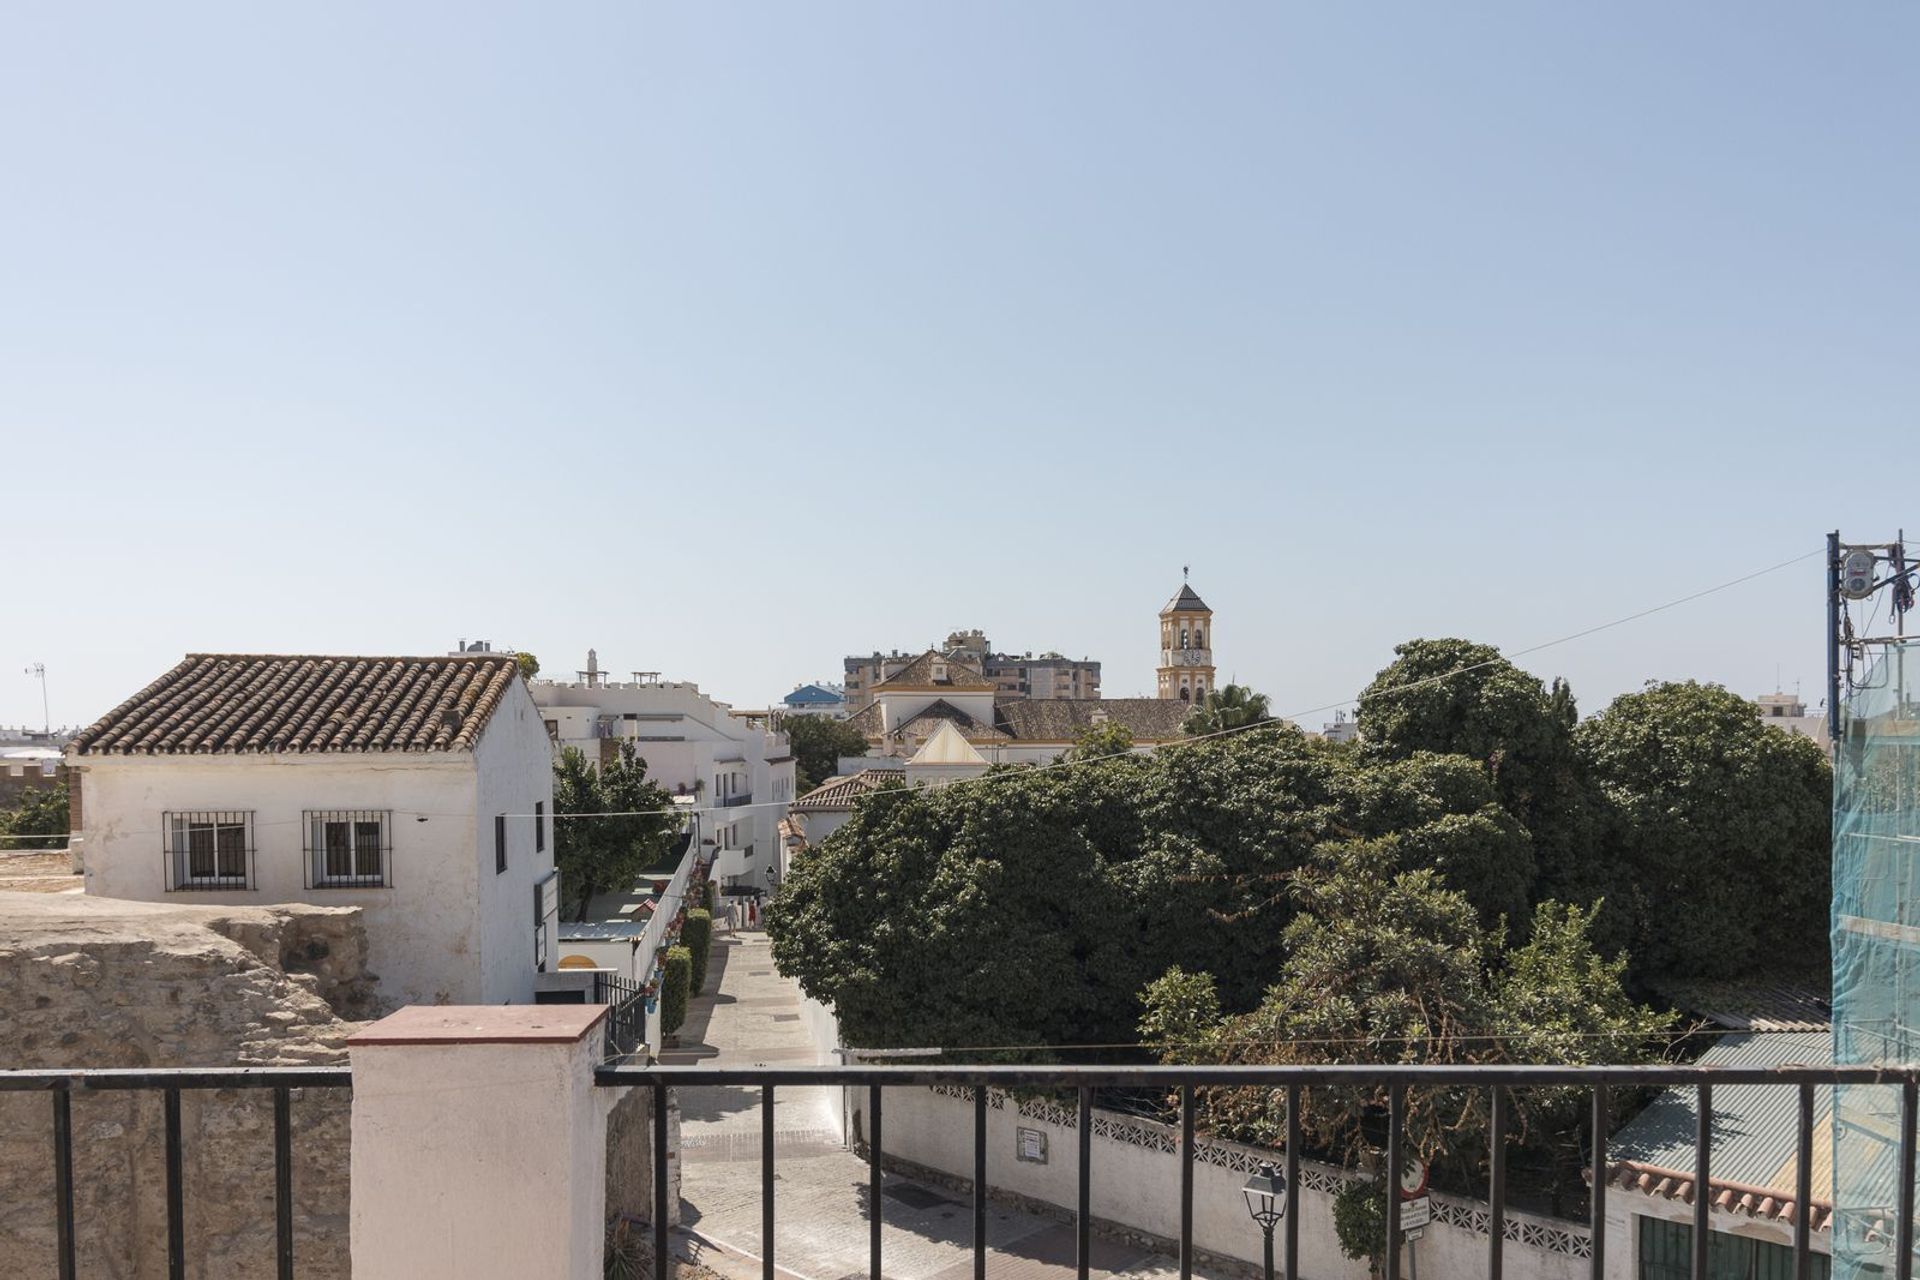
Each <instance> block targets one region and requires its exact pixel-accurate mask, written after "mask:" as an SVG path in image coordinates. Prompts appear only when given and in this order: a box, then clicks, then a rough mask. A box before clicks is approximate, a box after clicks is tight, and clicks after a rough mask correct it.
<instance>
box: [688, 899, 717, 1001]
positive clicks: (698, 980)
mask: <svg viewBox="0 0 1920 1280" xmlns="http://www.w3.org/2000/svg"><path fill="white" fill-rule="evenodd" d="M680 945H681V946H683V947H685V948H686V949H687V950H688V952H690V953H691V954H692V956H693V987H692V990H693V994H694V995H696V996H697V995H699V994H700V993H701V992H702V991H704V990H706V988H707V961H708V960H710V959H712V958H713V915H712V913H711V912H707V911H689V912H687V923H686V924H685V925H684V926H683V927H682V928H681V930H680Z"/></svg>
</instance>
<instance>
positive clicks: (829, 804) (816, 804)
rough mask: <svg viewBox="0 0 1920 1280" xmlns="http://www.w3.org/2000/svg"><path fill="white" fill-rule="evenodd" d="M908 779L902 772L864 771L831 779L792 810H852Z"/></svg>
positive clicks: (801, 811)
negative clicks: (876, 792)
mask: <svg viewBox="0 0 1920 1280" xmlns="http://www.w3.org/2000/svg"><path fill="white" fill-rule="evenodd" d="M906 776H907V775H906V773H905V771H904V770H901V769H862V770H861V771H860V772H858V773H856V774H854V775H853V776H852V777H850V778H829V779H828V780H827V781H825V782H823V783H821V784H820V785H819V786H817V787H815V788H814V789H813V790H811V791H809V792H807V794H805V795H803V796H801V797H800V798H799V799H798V800H795V801H794V802H793V803H792V804H791V805H790V806H788V809H789V811H790V812H793V813H809V812H814V811H817V810H821V809H851V808H853V806H854V804H855V803H856V802H857V801H858V800H859V799H860V797H862V796H865V795H870V794H872V793H873V792H875V791H878V790H880V789H881V788H883V787H887V786H892V785H895V784H898V783H902V782H904V781H905V779H906Z"/></svg>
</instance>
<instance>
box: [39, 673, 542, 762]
mask: <svg viewBox="0 0 1920 1280" xmlns="http://www.w3.org/2000/svg"><path fill="white" fill-rule="evenodd" d="M518 675H519V667H518V666H517V664H516V663H515V661H514V659H513V658H512V656H510V655H505V654H497V653H496V654H485V655H478V656H461V657H444V658H379V657H321V656H313V655H284V654H238V653H225V654H222V653H195V654H189V655H187V657H186V658H185V659H183V660H182V661H181V662H180V664H179V665H178V666H176V667H174V668H173V670H171V671H169V672H167V673H166V674H165V675H163V676H161V677H160V678H159V679H158V680H155V681H154V682H153V683H152V684H150V685H148V686H147V687H146V688H144V689H142V690H141V691H140V692H138V693H136V694H134V695H133V696H132V697H131V698H128V699H127V700H126V701H125V702H123V703H121V704H120V705H119V706H117V707H115V708H114V709H113V710H112V711H109V712H108V713H107V714H106V715H104V716H102V717H101V718H100V719H99V721H97V722H96V723H95V724H93V725H92V726H91V727H89V728H87V729H86V730H84V731H82V732H81V733H80V734H78V735H76V736H75V737H74V739H73V742H72V743H71V744H70V750H72V751H73V752H75V753H76V754H78V755H83V756H84V755H240V754H255V753H259V754H266V753H290V754H310V753H313V752H321V751H343V752H344V751H466V750H470V749H471V748H472V747H473V744H474V742H475V741H476V740H477V739H478V738H479V736H480V731H481V729H482V728H484V727H485V726H486V723H487V718H488V717H489V716H491V715H492V714H493V711H494V709H495V708H496V707H498V706H499V705H500V701H501V698H502V696H503V695H504V694H505V693H506V691H507V689H508V687H509V686H511V685H512V683H513V681H514V680H515V679H516V678H517V677H518Z"/></svg>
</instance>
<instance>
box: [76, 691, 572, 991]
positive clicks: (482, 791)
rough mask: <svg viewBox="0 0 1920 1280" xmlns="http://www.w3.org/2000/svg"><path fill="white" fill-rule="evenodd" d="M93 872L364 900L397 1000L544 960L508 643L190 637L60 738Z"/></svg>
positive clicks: (198, 890)
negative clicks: (240, 642) (128, 692)
mask: <svg viewBox="0 0 1920 1280" xmlns="http://www.w3.org/2000/svg"><path fill="white" fill-rule="evenodd" d="M66 761H67V768H68V778H69V786H70V802H71V804H72V806H73V824H74V830H75V831H77V832H78V833H79V835H80V840H81V849H82V860H83V864H84V870H85V880H84V885H85V888H86V892H88V893H90V894H98V895H100V896H102V897H108V898H128V899H133V900H136V901H142V902H163V901H164V902H197V903H207V904H215V905H218V904H225V903H246V904H249V905H258V904H265V903H279V902H305V903H312V904H315V905H319V906H357V907H359V908H360V909H361V913H362V919H363V921H364V924H365V927H366V932H367V943H368V967H369V968H370V969H371V970H372V973H373V976H374V977H375V979H376V980H377V983H378V990H379V992H380V994H381V996H382V997H383V998H385V999H387V1000H390V1001H392V1002H393V1003H396V1004H504V1003H526V1002H531V1001H532V1000H533V998H534V989H535V986H536V982H537V979H536V976H535V975H536V974H539V973H542V972H550V971H552V969H553V968H554V967H555V966H556V960H555V956H554V946H555V941H556V939H555V930H556V925H557V918H558V916H557V912H558V901H559V882H558V878H557V873H556V872H555V870H554V865H553V830H552V810H553V765H552V757H551V754H550V751H549V748H548V746H547V735H546V733H545V732H544V731H543V729H542V726H541V722H540V712H539V709H538V708H537V707H535V706H534V704H533V699H532V698H531V697H529V696H528V694H527V686H526V682H525V681H524V680H522V679H521V678H520V673H519V669H518V668H517V667H516V666H515V664H514V661H513V659H512V658H511V657H504V656H500V655H486V656H475V657H471V658H466V657H423V658H392V657H307V656H284V655H270V654H191V655H189V656H188V657H187V658H186V659H185V660H183V661H182V662H181V663H180V664H179V665H178V666H176V667H174V668H173V669H172V670H171V671H168V672H167V673H166V674H164V675H162V676H161V677H160V678H159V679H158V680H156V681H154V682H153V683H152V684H150V685H148V686H147V687H146V688H145V689H142V690H141V691H140V692H139V693H136V694H135V695H134V696H133V697H131V698H129V699H127V701H125V702H123V703H121V704H120V705H119V706H118V707H115V708H114V709H113V710H112V711H109V712H108V713H107V714H106V715H105V716H104V717H102V718H101V719H100V720H99V721H98V722H97V723H95V724H94V725H93V726H91V727H90V728H88V729H85V730H83V731H82V732H81V733H79V734H78V735H76V736H75V737H74V739H73V741H72V742H71V743H70V744H69V745H68V748H67V756H66Z"/></svg>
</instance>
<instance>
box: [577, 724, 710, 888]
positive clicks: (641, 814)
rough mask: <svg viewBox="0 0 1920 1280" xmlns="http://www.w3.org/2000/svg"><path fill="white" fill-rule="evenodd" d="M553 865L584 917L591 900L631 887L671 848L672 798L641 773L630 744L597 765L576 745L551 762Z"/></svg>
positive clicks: (675, 827)
mask: <svg viewBox="0 0 1920 1280" xmlns="http://www.w3.org/2000/svg"><path fill="white" fill-rule="evenodd" d="M553 814H554V850H553V862H554V866H555V867H557V868H558V869H559V871H560V886H561V890H562V892H564V893H565V894H566V895H567V896H568V898H569V899H570V900H571V902H572V904H573V910H574V913H575V914H574V918H575V919H576V920H585V919H586V918H587V915H588V909H589V906H590V904H591V903H592V901H593V899H594V898H596V897H598V896H599V895H601V894H603V893H611V892H614V891H616V890H624V889H627V888H629V887H631V886H632V885H633V883H634V881H635V880H637V879H638V878H639V875H640V873H641V872H643V871H646V870H647V869H649V868H650V867H653V866H655V865H657V864H658V863H659V862H660V860H661V858H662V857H664V856H665V855H666V853H667V850H668V849H669V848H670V847H671V845H672V843H673V841H674V840H675V838H676V836H677V834H678V832H679V831H680V829H681V826H682V822H683V819H682V818H681V817H680V816H679V815H678V814H677V813H676V812H675V811H674V806H673V797H672V796H670V795H668V794H667V792H666V790H665V789H664V788H662V787H660V786H659V785H658V784H656V783H654V782H653V781H652V780H651V779H649V778H648V777H647V762H646V760H645V759H643V758H642V757H641V755H640V753H639V751H638V750H637V749H636V748H635V747H634V744H633V743H631V742H623V743H621V744H620V750H619V752H618V754H616V755H615V756H614V757H613V758H612V759H610V760H608V761H606V762H605V763H604V764H602V765H601V766H600V767H599V768H598V769H596V768H594V766H593V765H592V764H591V763H589V762H588V760H587V757H586V756H585V755H584V754H583V753H582V752H581V751H580V750H579V749H578V748H576V747H568V748H566V749H565V750H564V751H562V752H561V753H560V759H559V760H558V761H557V762H555V764H554V766H553Z"/></svg>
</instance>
